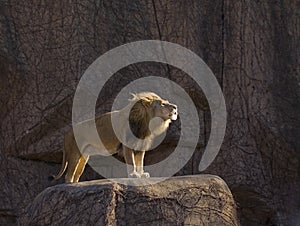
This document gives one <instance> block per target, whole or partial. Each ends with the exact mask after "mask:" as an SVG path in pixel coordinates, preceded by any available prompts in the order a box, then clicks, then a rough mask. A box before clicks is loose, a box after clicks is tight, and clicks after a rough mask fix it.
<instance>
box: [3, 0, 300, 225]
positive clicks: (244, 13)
mask: <svg viewBox="0 0 300 226" xmlns="http://www.w3.org/2000/svg"><path fill="white" fill-rule="evenodd" d="M299 10H300V5H299V2H298V1H296V0H287V1H283V0H275V1H256V0H255V1H241V0H240V1H228V0H223V1H221V0H220V1H208V0H203V1H193V0H189V1H183V0H180V1H177V0H176V1H175V0H168V1H167V0H152V1H150V0H147V1H132V0H124V1H117V0H113V1H102V0H90V1H76V0H69V1H51V0H40V1H33V0H24V1H17V0H1V1H0V34H1V35H0V119H1V120H0V122H1V124H0V126H1V130H0V180H1V181H2V183H1V186H0V203H1V204H0V225H9V224H14V223H15V222H16V220H17V219H18V218H19V217H20V216H21V215H22V214H23V213H24V210H25V207H26V206H27V205H28V204H30V203H31V202H32V201H33V199H34V198H35V197H36V196H37V194H38V193H40V192H41V191H43V190H44V189H45V188H47V187H49V186H52V185H54V184H53V183H51V182H49V181H48V180H47V177H48V176H49V175H51V174H55V173H57V172H58V170H59V168H60V165H59V164H58V163H60V161H61V151H62V141H63V137H64V134H65V132H66V131H67V130H69V129H70V126H71V108H72V98H73V95H74V91H75V89H76V86H77V83H78V81H79V79H80V77H81V76H82V74H83V73H84V71H85V70H86V68H87V67H88V66H89V65H90V64H91V63H92V62H93V61H94V60H95V59H96V58H97V57H99V56H100V55H101V54H103V53H105V52H106V51H108V50H110V49H112V48H114V47H117V46H119V45H121V44H124V43H127V42H131V41H137V40H144V39H160V40H165V41H170V42H174V43H178V44H180V45H182V46H184V47H187V48H189V49H191V50H192V51H194V52H195V53H197V54H198V55H199V56H200V57H201V58H202V59H203V60H204V61H205V62H206V63H207V64H208V66H209V67H210V68H211V69H212V71H213V72H214V74H215V75H216V77H217V78H218V81H219V84H220V86H221V87H222V89H223V92H224V95H225V100H226V105H227V111H228V121H227V131H226V137H225V140H224V143H223V146H222V148H221V151H220V153H219V155H218V156H217V158H216V160H215V161H214V162H213V164H212V165H211V166H210V167H209V168H208V169H207V170H206V171H205V173H211V174H216V175H219V176H221V177H222V178H223V179H224V180H225V181H226V183H227V184H228V185H229V188H230V189H231V190H232V192H233V195H234V197H235V200H236V202H237V205H238V213H239V217H240V219H241V223H242V225H272V224H277V225H280V224H281V225H297V224H299V222H300V216H299V213H300V206H299V203H300V192H299V187H300V186H299V182H300V176H299V173H300V164H299V160H300V153H299V148H300V141H299V135H300V117H299V115H300V75H299V63H300V56H299V55H300V54H299V46H300V43H299V40H300V37H299V36H300V29H299V27H300V21H299ZM149 75H159V76H162V77H166V78H169V79H172V80H173V81H175V82H177V83H178V84H179V85H181V86H182V87H183V88H185V90H186V91H187V92H188V93H189V95H190V96H191V97H192V99H193V101H194V102H195V105H196V106H197V108H198V110H199V116H200V124H201V136H200V139H199V144H198V147H197V149H196V150H195V153H194V156H193V158H192V159H191V160H190V161H189V162H188V164H187V165H186V166H185V167H184V168H183V169H182V170H181V171H180V172H178V173H177V175H187V174H198V173H200V172H198V164H199V162H200V159H201V156H202V151H203V147H204V146H205V144H206V142H207V140H208V137H209V130H210V112H209V109H208V107H207V103H206V99H205V97H204V95H203V93H202V92H201V89H200V88H199V87H197V86H196V85H195V83H194V82H193V81H192V80H191V79H190V78H189V77H188V76H187V75H185V74H184V73H183V72H181V71H180V70H178V69H176V68H173V67H170V66H167V65H163V64H155V63H141V64H136V65H132V66H129V67H127V68H124V69H122V70H120V71H119V72H118V73H116V74H115V75H114V76H113V77H112V78H111V79H110V81H109V82H108V83H107V84H106V87H105V89H103V90H102V92H101V93H100V95H99V100H98V108H97V112H98V113H102V112H105V111H109V110H110V107H111V104H112V101H113V99H114V97H115V96H116V94H117V93H118V92H119V91H120V89H121V88H122V87H123V86H125V85H126V84H128V83H129V82H130V81H132V80H134V79H137V78H140V77H143V76H149ZM116 81H117V82H116ZM178 128H179V125H178V124H174V125H172V127H171V130H170V132H169V134H168V137H167V139H166V141H165V142H164V143H163V144H162V145H161V146H160V147H159V149H160V152H157V151H156V152H155V151H153V152H152V153H149V154H148V155H147V157H146V163H148V164H149V163H151V162H154V161H157V159H160V158H164V157H165V156H166V155H167V154H168V153H170V152H172V150H173V149H174V146H176V137H178ZM162 150H163V151H162ZM97 178H100V176H99V175H97V174H96V173H95V172H93V171H92V170H91V169H87V170H86V172H85V173H84V176H83V178H82V180H92V179H97ZM61 182H62V181H60V182H59V183H61Z"/></svg>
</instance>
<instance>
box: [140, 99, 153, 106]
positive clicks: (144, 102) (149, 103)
mask: <svg viewBox="0 0 300 226" xmlns="http://www.w3.org/2000/svg"><path fill="white" fill-rule="evenodd" d="M141 104H142V105H143V106H145V107H150V106H151V104H152V101H150V100H141Z"/></svg>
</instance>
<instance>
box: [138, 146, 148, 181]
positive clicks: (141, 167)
mask: <svg viewBox="0 0 300 226" xmlns="http://www.w3.org/2000/svg"><path fill="white" fill-rule="evenodd" d="M144 157H145V151H135V152H134V160H135V164H136V172H137V173H138V174H139V175H140V176H141V177H142V178H148V177H150V174H149V173H147V172H144Z"/></svg>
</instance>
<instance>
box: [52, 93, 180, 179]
mask: <svg viewBox="0 0 300 226" xmlns="http://www.w3.org/2000/svg"><path fill="white" fill-rule="evenodd" d="M128 115H129V117H128ZM154 117H158V118H154ZM111 118H113V119H114V118H117V119H118V120H116V122H117V127H118V128H119V130H118V131H119V132H118V133H120V134H118V135H120V136H121V137H122V139H124V140H126V142H127V144H130V145H128V146H130V147H133V148H132V149H131V148H128V147H126V146H125V145H123V144H122V143H121V142H120V141H119V139H118V138H117V136H116V134H115V131H114V129H113V126H112V123H111ZM151 119H154V120H151ZM157 119H159V120H157ZM176 119H177V106H176V105H174V104H170V103H169V102H168V101H166V100H163V99H162V98H160V97H159V96H158V95H156V94H154V93H151V92H143V93H139V94H134V95H133V98H132V99H131V100H130V101H129V104H128V105H127V106H126V107H125V108H123V109H121V110H119V111H113V112H109V113H106V114H103V115H100V116H98V117H96V119H95V122H96V128H97V131H98V134H99V137H100V138H101V141H102V143H103V145H102V146H100V145H99V144H98V143H99V142H97V140H98V139H99V138H98V137H91V135H90V133H89V128H90V127H89V126H90V125H91V124H92V123H93V122H94V121H93V120H89V121H84V122H82V123H79V124H78V125H76V127H78V128H80V131H81V133H80V134H79V136H76V139H77V141H79V142H78V143H79V144H80V145H81V146H80V147H78V146H77V143H76V141H75V138H74V133H73V130H71V131H70V132H69V133H68V134H67V135H66V136H65V140H64V151H63V161H62V167H61V170H60V172H59V173H58V175H57V176H55V177H54V179H56V180H57V179H59V178H60V177H61V176H62V175H63V173H64V171H65V170H67V172H66V176H65V181H66V182H70V183H72V182H78V181H79V178H80V176H81V174H82V173H83V171H84V168H85V165H86V163H87V161H88V158H89V156H90V155H99V154H100V155H112V154H115V153H117V152H118V151H123V156H124V158H125V161H126V164H127V173H128V177H136V178H139V177H150V175H149V173H146V172H144V170H143V165H144V155H145V151H147V150H149V148H150V147H151V144H152V141H153V139H154V137H155V136H157V135H159V134H161V133H163V132H165V131H166V130H167V128H168V126H169V123H170V122H171V120H176ZM129 130H131V132H132V134H134V135H135V137H137V138H139V140H138V141H136V140H135V139H133V138H131V136H128V131H129ZM120 136H119V137H120ZM80 150H81V152H80Z"/></svg>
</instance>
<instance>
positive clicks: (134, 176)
mask: <svg viewBox="0 0 300 226" xmlns="http://www.w3.org/2000/svg"><path fill="white" fill-rule="evenodd" d="M128 178H141V175H140V174H138V173H137V172H133V173H131V174H129V175H128Z"/></svg>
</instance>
